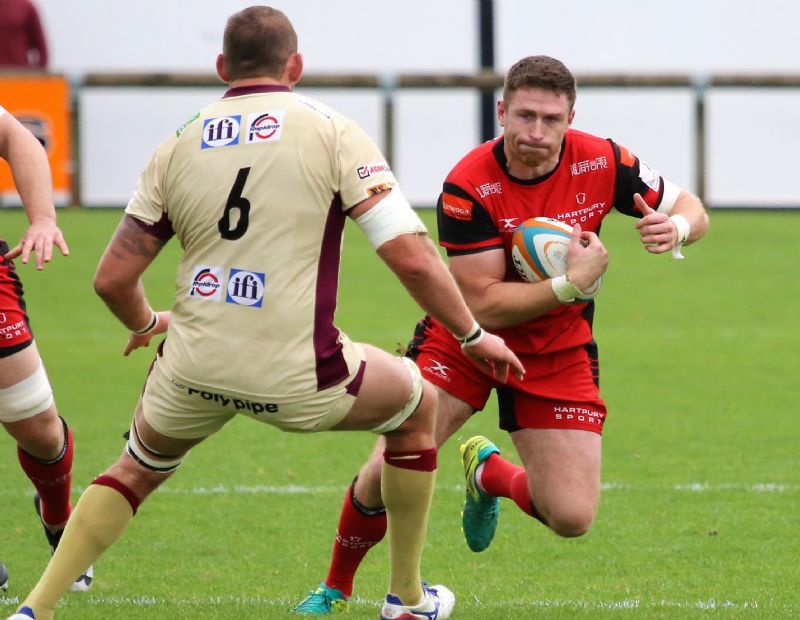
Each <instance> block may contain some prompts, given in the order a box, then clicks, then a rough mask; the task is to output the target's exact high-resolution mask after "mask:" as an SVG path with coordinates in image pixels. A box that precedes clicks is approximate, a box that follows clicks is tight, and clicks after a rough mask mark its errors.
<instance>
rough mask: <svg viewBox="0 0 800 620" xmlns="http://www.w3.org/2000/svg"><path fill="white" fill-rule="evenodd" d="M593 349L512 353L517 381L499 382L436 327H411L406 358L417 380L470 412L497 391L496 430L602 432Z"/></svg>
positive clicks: (603, 411) (603, 408) (426, 324)
mask: <svg viewBox="0 0 800 620" xmlns="http://www.w3.org/2000/svg"><path fill="white" fill-rule="evenodd" d="M596 351H597V350H596V347H595V346H594V344H593V343H592V345H591V346H589V345H587V346H586V347H574V348H572V349H566V350H564V351H556V352H554V353H545V354H538V355H533V354H531V355H524V354H523V355H518V357H519V359H520V361H521V362H522V364H523V365H524V366H525V370H526V374H525V377H524V379H523V380H522V381H519V380H518V379H517V378H516V377H514V376H511V375H510V376H509V379H508V383H506V384H502V383H499V382H497V381H495V380H494V379H493V378H491V377H489V376H488V375H486V374H484V373H483V372H482V371H481V370H480V369H479V368H477V367H476V366H475V365H473V364H472V363H471V362H470V361H469V360H468V359H467V357H466V356H465V355H464V354H463V352H462V351H461V346H460V345H459V343H458V341H457V340H456V339H455V338H454V337H453V336H452V335H451V334H450V333H449V332H448V331H447V330H446V329H444V328H443V327H442V326H441V325H440V324H438V323H436V322H433V323H430V322H428V321H423V322H421V323H420V324H419V325H418V326H417V332H416V333H415V336H414V340H413V341H412V343H411V346H410V347H409V352H408V355H409V357H411V358H412V359H414V360H415V361H416V363H417V366H419V368H420V370H421V371H422V376H423V377H424V378H425V379H427V380H428V381H430V382H431V383H433V384H434V385H437V386H439V387H440V388H442V389H443V390H444V391H445V392H447V393H448V394H450V395H452V396H455V397H456V398H458V399H459V400H463V401H464V402H465V403H467V404H469V405H470V406H471V407H473V408H474V409H476V410H480V409H483V408H484V407H485V406H486V401H487V400H488V399H489V394H490V392H491V391H492V389H495V390H496V391H497V402H498V408H499V411H500V428H501V429H503V430H505V431H508V432H513V431H516V430H519V429H521V428H563V429H579V430H586V431H593V432H595V433H598V434H602V432H603V423H604V422H605V419H606V406H605V403H604V402H603V399H602V398H600V393H599V389H598V366H597V352H596Z"/></svg>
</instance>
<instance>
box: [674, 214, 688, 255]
mask: <svg viewBox="0 0 800 620" xmlns="http://www.w3.org/2000/svg"><path fill="white" fill-rule="evenodd" d="M669 219H670V221H671V222H672V223H673V224H675V230H676V231H677V232H678V239H677V241H675V245H674V246H673V247H672V257H673V258H677V259H682V258H683V254H681V248H682V247H683V244H684V243H686V240H687V239H688V238H689V233H690V232H692V227H691V225H690V224H689V220H687V219H686V218H685V217H683V216H682V215H681V214H679V213H676V214H675V215H670V216H669Z"/></svg>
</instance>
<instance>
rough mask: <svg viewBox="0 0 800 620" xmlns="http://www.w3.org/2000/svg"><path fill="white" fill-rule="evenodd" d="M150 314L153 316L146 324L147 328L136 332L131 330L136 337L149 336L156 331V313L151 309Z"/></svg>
mask: <svg viewBox="0 0 800 620" xmlns="http://www.w3.org/2000/svg"><path fill="white" fill-rule="evenodd" d="M150 312H152V313H153V315H152V316H151V317H150V322H149V323H148V324H147V327H145V328H144V329H140V330H138V331H137V330H131V331H132V332H133V333H134V334H136V335H137V336H146V335H147V334H151V333H153V332H154V331H155V330H156V327H158V312H156V311H155V310H153V309H152V308H151V309H150Z"/></svg>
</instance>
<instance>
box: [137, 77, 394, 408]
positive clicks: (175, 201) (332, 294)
mask: <svg viewBox="0 0 800 620" xmlns="http://www.w3.org/2000/svg"><path fill="white" fill-rule="evenodd" d="M395 185H396V180H395V178H394V175H393V174H392V172H391V171H390V169H389V166H388V165H387V164H386V161H385V158H384V157H383V155H382V154H381V152H380V151H379V149H378V148H377V147H376V146H375V144H374V143H373V142H372V140H371V139H370V138H369V137H368V136H367V135H366V133H365V132H364V131H363V130H362V129H361V128H360V127H359V126H358V125H357V124H356V123H354V122H353V121H351V120H349V119H347V118H345V117H344V116H342V115H340V114H338V113H336V112H335V111H333V110H331V109H330V108H328V107H326V106H325V105H323V104H321V103H319V102H317V101H315V100H313V99H309V98H307V97H303V96H301V95H298V94H295V93H294V92H291V91H290V90H289V89H288V88H286V87H284V86H279V85H275V86H247V87H238V88H231V89H229V90H228V91H227V92H226V94H225V96H224V97H223V98H222V99H220V100H219V101H216V102H214V103H212V104H211V105H209V106H207V107H206V108H204V109H203V110H201V111H200V112H199V113H198V114H197V115H196V116H195V117H194V118H192V119H191V120H189V121H188V122H187V123H186V124H185V125H183V126H182V127H181V128H179V129H178V130H177V131H176V132H175V134H174V135H173V136H171V137H170V138H169V139H168V140H166V141H165V142H164V143H163V144H161V145H160V146H159V147H158V149H157V150H156V152H155V154H154V155H153V156H152V157H151V159H150V161H149V163H148V164H147V167H146V169H145V170H144V172H143V173H142V175H141V178H140V180H139V184H138V187H137V190H136V192H135V194H134V196H133V198H132V199H131V200H130V202H129V203H128V206H127V208H126V213H127V214H128V215H130V216H132V217H134V218H136V219H137V220H138V221H139V222H140V223H141V225H142V226H143V227H145V228H147V229H148V230H149V231H150V232H151V233H152V234H155V235H157V236H161V237H163V238H168V237H169V236H171V235H172V234H174V235H175V236H176V237H177V238H178V240H179V241H180V243H181V246H182V248H183V251H184V254H183V257H182V259H181V261H180V264H179V266H178V270H177V277H176V282H175V293H176V302H175V306H174V307H173V309H172V318H171V322H170V326H169V331H168V335H167V339H166V342H165V344H164V349H163V357H162V358H161V359H160V360H159V364H160V365H161V367H162V369H163V370H164V372H165V373H166V374H167V375H168V376H170V377H171V378H172V380H174V381H176V382H180V383H185V384H187V385H195V386H208V387H214V388H217V389H219V390H224V391H228V392H235V393H241V394H247V395H250V396H258V397H260V398H263V399H269V400H270V401H271V402H281V401H284V402H285V401H287V400H291V399H292V398H294V397H297V396H303V395H308V394H313V393H315V392H318V391H320V390H324V389H326V388H329V387H331V386H334V385H337V384H338V383H341V382H342V381H343V380H344V379H345V378H347V377H348V375H349V374H351V373H352V372H354V371H355V369H356V366H357V364H358V361H359V360H358V354H357V352H356V351H355V349H354V347H353V345H352V344H351V343H350V341H349V339H348V338H347V337H346V336H344V335H343V334H341V333H340V332H339V330H338V329H337V328H336V327H335V325H334V323H333V318H334V311H335V309H336V301H337V290H338V280H339V260H340V253H341V246H342V233H343V227H344V223H345V212H346V211H347V210H348V209H350V208H351V207H353V206H355V205H356V204H358V203H360V202H361V201H363V200H365V199H366V198H368V197H370V196H371V195H373V194H375V193H378V192H381V191H384V190H386V189H389V188H392V187H394V186H395Z"/></svg>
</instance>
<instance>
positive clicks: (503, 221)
mask: <svg viewBox="0 0 800 620" xmlns="http://www.w3.org/2000/svg"><path fill="white" fill-rule="evenodd" d="M635 193H639V194H641V195H642V197H643V198H644V199H645V201H646V202H647V203H648V204H649V205H650V206H651V207H653V208H658V205H659V204H660V202H661V198H662V196H663V193H664V183H663V179H662V178H661V177H660V176H659V175H658V173H657V172H655V171H654V170H653V169H652V168H650V167H649V166H648V165H647V164H646V163H644V162H642V161H641V160H639V159H638V158H637V157H636V156H635V155H634V154H633V153H631V152H630V151H629V150H628V149H626V148H625V147H621V146H619V145H617V144H616V143H614V142H613V141H611V140H606V139H603V138H599V137H597V136H593V135H590V134H587V133H583V132H581V131H577V130H574V129H570V130H569V131H567V133H566V136H565V138H564V143H563V145H562V148H561V155H560V159H559V162H558V165H557V166H556V168H555V169H554V170H552V171H551V172H549V173H548V174H546V175H544V176H542V177H539V178H536V179H532V180H523V179H517V178H515V177H513V176H512V175H511V174H509V172H508V170H507V167H506V157H505V153H504V151H503V138H502V137H501V138H497V139H496V140H492V141H489V142H485V143H484V144H481V145H480V146H478V147H477V148H475V149H473V150H472V151H471V152H470V153H468V154H467V155H466V156H465V157H464V158H463V159H462V160H461V161H460V162H458V164H456V166H455V167H454V168H453V170H452V171H451V172H450V174H449V175H448V176H447V179H446V180H445V183H444V188H443V192H442V195H441V196H440V197H439V202H438V209H437V210H438V224H439V243H440V244H441V245H442V246H443V247H445V248H446V249H447V253H448V255H450V256H453V255H458V254H468V253H474V252H483V251H486V250H492V249H503V250H504V251H505V254H506V274H505V280H506V281H513V282H520V281H521V279H520V278H519V276H518V275H517V271H516V269H515V268H514V266H513V263H512V262H511V237H512V235H513V233H514V231H515V230H516V229H517V227H518V226H519V225H520V224H521V223H522V222H524V221H525V220H527V219H529V218H532V217H550V218H554V219H557V220H560V221H562V222H565V223H567V224H569V225H571V226H572V225H575V224H580V225H581V228H583V229H584V230H588V231H592V232H595V233H597V232H599V230H600V225H601V222H602V221H603V218H604V217H605V216H606V215H608V213H609V212H610V211H611V209H612V208H615V209H616V210H617V211H620V212H621V213H624V214H626V215H630V216H633V217H641V214H640V213H639V212H638V210H636V208H635V207H634V204H633V195H634V194H635ZM456 200H458V202H456ZM467 204H469V209H467V207H466V205H467ZM453 205H457V206H458V207H459V209H460V210H459V211H458V213H454V211H453V208H452V206H453ZM466 212H469V213H470V217H469V218H466V217H463V213H466ZM592 313H593V302H589V303H583V304H572V305H565V306H561V307H559V308H556V309H555V310H552V311H551V312H548V313H547V314H545V315H543V316H541V317H538V318H536V319H533V320H531V321H527V322H525V323H523V324H521V325H516V326H514V327H513V328H507V329H500V330H497V334H498V335H499V336H501V337H503V338H504V339H505V341H506V343H507V344H508V345H509V346H510V347H511V348H512V349H513V350H514V351H515V352H516V353H546V352H552V351H559V350H563V349H568V348H571V347H576V346H581V345H584V344H587V343H588V342H591V340H592V332H591V320H592Z"/></svg>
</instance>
